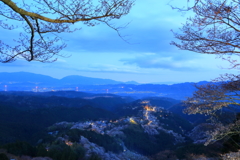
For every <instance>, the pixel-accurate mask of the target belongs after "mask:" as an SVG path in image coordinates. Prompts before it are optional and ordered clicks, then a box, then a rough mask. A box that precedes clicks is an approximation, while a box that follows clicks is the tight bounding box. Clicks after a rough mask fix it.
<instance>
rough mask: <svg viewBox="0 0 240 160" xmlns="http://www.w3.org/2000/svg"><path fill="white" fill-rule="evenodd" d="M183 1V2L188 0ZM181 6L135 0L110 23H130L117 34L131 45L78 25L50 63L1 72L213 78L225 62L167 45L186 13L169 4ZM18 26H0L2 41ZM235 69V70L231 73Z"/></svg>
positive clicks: (100, 28)
mask: <svg viewBox="0 0 240 160" xmlns="http://www.w3.org/2000/svg"><path fill="white" fill-rule="evenodd" d="M186 1H187V0H186ZM169 3H170V4H172V5H175V6H179V7H181V6H184V5H186V4H187V3H185V4H184V0H181V2H179V0H171V1H170V0H136V3H135V6H134V7H133V8H132V10H131V12H130V14H128V15H127V16H125V17H123V18H122V19H120V20H116V21H114V23H115V24H116V25H118V26H121V25H124V24H126V23H127V22H131V23H130V24H129V25H128V27H127V28H124V29H123V30H121V34H122V35H124V36H126V37H125V38H126V39H127V40H128V42H129V43H130V44H129V43H126V42H125V41H123V40H122V39H121V38H120V37H119V36H118V35H117V33H116V32H115V31H114V30H112V29H110V28H109V27H107V26H105V25H97V26H95V27H86V26H82V24H81V23H78V24H75V25H76V26H82V29H81V30H79V31H77V32H74V33H68V34H62V37H63V39H64V40H65V41H66V43H67V44H68V46H67V48H65V49H64V50H62V52H61V53H62V54H66V55H71V57H69V58H62V57H59V59H58V61H57V62H54V63H40V62H26V61H24V60H17V61H15V62H13V63H8V64H0V72H18V71H25V72H32V73H38V74H44V75H49V76H52V77H54V78H62V77H64V76H68V75H82V76H87V77H95V78H106V79H113V80H117V81H124V82H125V81H132V80H133V81H137V82H139V83H151V82H159V83H165V82H175V83H178V82H197V81H203V80H208V81H209V80H212V79H214V78H216V77H218V76H219V74H222V73H226V72H229V70H226V69H222V68H226V67H228V64H227V62H224V61H222V60H220V59H216V58H215V56H213V55H203V54H199V53H194V52H188V51H181V50H178V49H177V48H176V47H174V46H171V45H169V43H170V42H171V41H172V40H174V37H173V34H172V33H171V31H170V30H171V29H172V30H174V31H177V30H178V28H180V27H181V23H184V22H185V20H186V18H187V17H188V16H190V15H187V14H186V15H183V14H182V13H179V12H177V11H176V10H172V9H171V7H170V6H169V5H168V4H169ZM18 32H19V30H13V31H11V32H7V31H6V30H3V29H0V35H1V40H9V39H11V37H14V34H18ZM231 72H233V71H231Z"/></svg>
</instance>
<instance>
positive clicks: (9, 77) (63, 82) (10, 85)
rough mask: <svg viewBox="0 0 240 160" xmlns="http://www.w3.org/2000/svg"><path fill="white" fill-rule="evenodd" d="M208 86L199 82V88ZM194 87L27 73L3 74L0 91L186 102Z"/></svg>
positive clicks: (192, 84) (0, 76)
mask: <svg viewBox="0 0 240 160" xmlns="http://www.w3.org/2000/svg"><path fill="white" fill-rule="evenodd" d="M204 83H207V82H206V81H202V82H198V83H197V85H201V84H204ZM194 85H195V83H192V82H186V83H179V84H172V85H166V84H139V83H137V82H134V81H131V82H126V83H124V82H120V81H114V80H111V79H100V78H90V77H84V76H77V75H72V76H66V77H64V78H62V79H56V78H52V77H50V76H46V75H41V74H34V73H28V72H15V73H7V72H2V73H0V91H34V92H47V91H61V90H64V91H66V90H68V91H78V92H79V91H81V92H88V93H111V94H116V95H121V96H133V97H138V98H142V97H149V96H157V97H159V96H160V97H169V98H174V99H180V100H181V99H185V98H186V97H188V96H191V94H192V93H193V92H194V91H195V90H196V88H195V86H194Z"/></svg>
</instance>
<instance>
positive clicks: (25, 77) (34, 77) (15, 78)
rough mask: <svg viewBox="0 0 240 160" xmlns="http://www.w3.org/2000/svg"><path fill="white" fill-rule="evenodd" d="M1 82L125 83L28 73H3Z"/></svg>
mask: <svg viewBox="0 0 240 160" xmlns="http://www.w3.org/2000/svg"><path fill="white" fill-rule="evenodd" d="M0 77H1V78H0V82H1V83H8V82H15V83H34V84H51V83H53V84H58V85H66V84H79V85H105V84H119V83H122V84H123V83H124V82H120V81H114V80H111V79H101V78H90V77H84V76H77V75H71V76H66V77H64V78H62V79H56V78H53V77H50V76H46V75H41V74H35V73H28V72H13V73H8V72H1V73H0ZM129 83H130V84H138V83H137V82H134V81H131V82H126V84H129Z"/></svg>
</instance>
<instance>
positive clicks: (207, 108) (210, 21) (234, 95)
mask: <svg viewBox="0 0 240 160" xmlns="http://www.w3.org/2000/svg"><path fill="white" fill-rule="evenodd" d="M192 2H194V3H193V6H191V7H188V8H186V9H185V10H184V9H181V8H178V9H179V10H180V11H189V10H191V11H193V13H194V17H191V18H188V19H187V22H186V23H185V24H184V25H183V26H182V28H181V29H180V33H177V32H173V33H174V35H175V38H177V39H178V40H179V41H173V42H171V44H172V45H175V46H176V47H178V48H179V49H181V50H188V51H193V52H197V53H203V54H215V55H216V56H217V57H218V58H222V59H223V60H227V61H228V62H230V69H239V65H240V64H239V62H238V61H237V60H236V57H237V58H238V56H239V55H240V54H239V53H240V9H239V6H240V1H237V0H192ZM233 55H234V57H235V58H234V57H233ZM215 82H216V83H209V84H207V85H201V86H197V89H198V90H197V91H196V92H194V94H193V96H192V97H189V98H188V99H187V100H186V101H184V102H185V104H186V105H187V108H186V110H185V112H186V113H189V114H196V113H200V114H205V115H211V116H213V117H214V118H213V120H214V123H215V124H216V130H215V131H214V132H212V133H209V134H210V135H211V136H210V137H211V138H210V139H209V140H208V141H207V143H206V144H209V143H210V142H214V141H216V140H219V139H222V138H224V137H226V136H232V135H235V134H239V133H240V121H239V120H235V121H232V122H231V123H229V124H227V125H226V124H223V123H220V122H219V121H216V119H217V118H218V117H216V113H217V111H219V110H222V108H223V107H230V106H232V105H235V106H239V105H240V101H239V100H240V92H239V91H240V76H239V75H234V74H225V75H221V76H220V77H219V78H217V79H215Z"/></svg>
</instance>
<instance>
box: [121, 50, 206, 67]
mask: <svg viewBox="0 0 240 160" xmlns="http://www.w3.org/2000/svg"><path fill="white" fill-rule="evenodd" d="M176 55H177V56H176ZM196 59H197V56H192V57H191V56H189V55H186V54H182V55H181V54H174V53H173V54H170V53H168V54H166V53H162V54H153V55H146V54H145V55H143V56H137V57H135V58H128V59H121V60H120V61H121V62H124V64H125V65H137V66H138V67H140V68H148V69H150V68H157V69H165V70H173V71H199V70H203V68H201V67H199V66H197V63H196Z"/></svg>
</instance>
